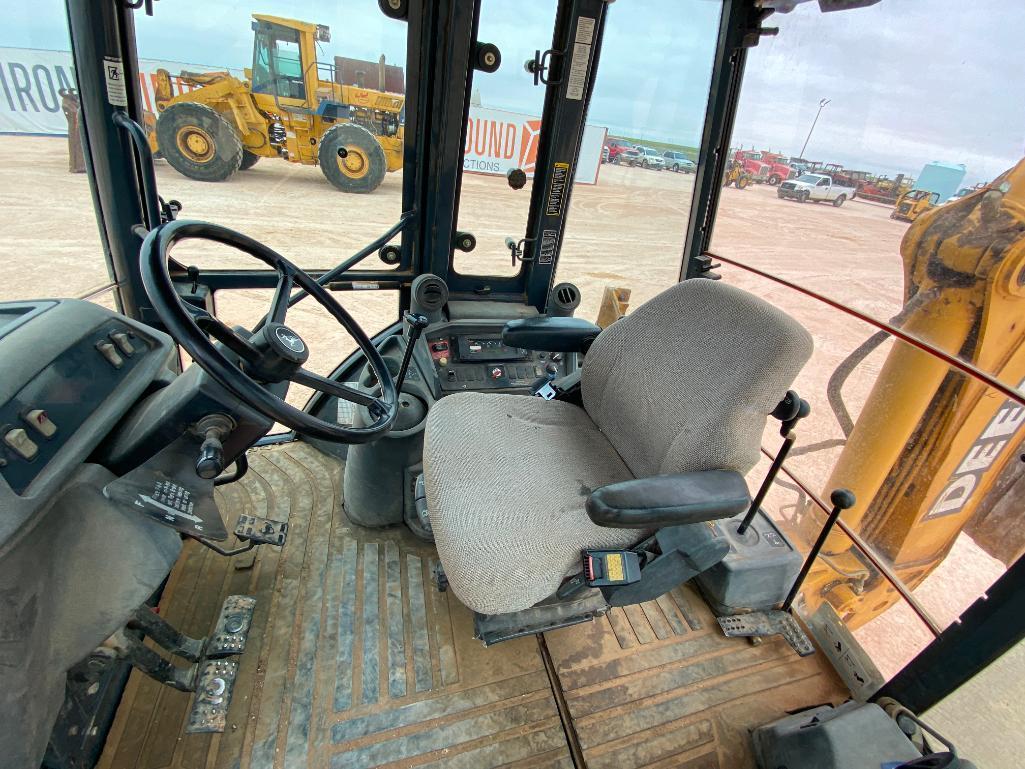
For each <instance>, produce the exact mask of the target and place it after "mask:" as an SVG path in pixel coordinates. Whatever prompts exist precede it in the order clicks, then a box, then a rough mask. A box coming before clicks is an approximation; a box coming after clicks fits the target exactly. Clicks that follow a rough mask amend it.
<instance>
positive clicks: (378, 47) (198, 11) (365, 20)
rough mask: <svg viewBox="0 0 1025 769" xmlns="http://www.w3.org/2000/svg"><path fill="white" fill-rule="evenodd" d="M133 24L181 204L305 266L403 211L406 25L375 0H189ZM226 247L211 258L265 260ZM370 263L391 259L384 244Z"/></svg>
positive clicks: (173, 191)
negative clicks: (261, 0)
mask: <svg viewBox="0 0 1025 769" xmlns="http://www.w3.org/2000/svg"><path fill="white" fill-rule="evenodd" d="M254 11H258V12H254ZM135 24H136V38H137V47H138V55H139V61H138V67H139V77H140V81H141V86H142V92H143V104H144V107H145V110H146V113H147V124H148V128H149V131H150V134H151V144H152V145H153V146H154V147H155V148H156V149H157V150H158V151H159V157H158V159H157V161H156V175H157V183H158V185H159V188H160V194H161V195H162V196H163V197H164V198H165V199H170V198H174V199H177V200H179V201H181V203H182V205H183V213H182V216H183V217H189V218H197V219H203V220H207V221H212V222H216V223H218V224H223V225H226V226H228V227H232V228H234V229H237V230H239V231H240V232H243V233H245V234H247V235H250V236H252V237H254V238H256V239H257V240H260V241H263V242H266V243H267V244H268V245H271V246H272V247H273V248H275V249H277V250H279V251H280V252H281V253H282V254H283V255H285V256H286V257H287V258H289V259H291V260H292V261H294V262H296V263H297V264H299V265H300V266H302V267H304V268H307V269H326V268H330V267H333V266H335V265H336V264H338V263H339V262H341V261H342V260H343V259H345V258H347V257H349V256H351V255H352V254H353V253H355V252H356V251H358V250H359V249H360V248H362V247H363V246H364V245H366V243H367V242H369V241H371V240H373V239H374V238H376V237H377V236H378V235H380V234H382V233H383V232H384V231H386V230H387V229H388V228H390V227H391V226H392V225H394V224H395V223H396V222H397V221H398V219H399V217H400V215H401V213H402V175H403V173H404V170H403V167H402V166H403V142H404V136H405V124H404V123H405V112H404V105H405V93H406V91H407V88H408V86H409V84H407V83H406V35H407V29H408V27H407V25H406V24H405V23H404V22H401V21H396V20H394V19H389V18H388V17H386V16H385V15H384V14H383V13H382V12H381V9H380V7H379V6H378V3H377V2H376V0H344V2H342V1H341V0H333V1H331V0H322V1H321V2H315V3H299V2H294V1H292V0H272V2H269V3H265V4H263V5H260V6H259V7H258V8H254V7H253V6H251V5H249V4H245V3H241V2H226V3H217V4H215V5H211V4H210V3H207V2H203V0H182V1H181V2H176V3H175V4H174V7H173V8H172V7H171V6H166V7H165V6H162V5H157V6H156V7H155V10H154V15H153V16H152V17H149V16H146V14H145V13H143V12H141V11H139V12H137V13H136V14H135ZM339 151H340V152H341V154H339ZM297 233H299V234H301V237H297ZM217 259H218V261H213V262H212V263H210V264H209V266H210V267H216V268H243V269H246V268H254V267H256V266H257V265H256V264H255V263H253V262H252V261H251V260H247V259H245V258H244V257H241V256H240V255H237V254H230V253H223V254H220V253H219V254H217ZM362 266H363V267H364V268H369V269H381V270H388V269H393V267H389V266H387V265H385V264H384V263H383V262H381V261H380V260H378V259H377V258H376V257H375V256H372V257H370V258H369V259H368V260H366V261H365V262H364V263H363V265H362Z"/></svg>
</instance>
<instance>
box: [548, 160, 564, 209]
mask: <svg viewBox="0 0 1025 769" xmlns="http://www.w3.org/2000/svg"><path fill="white" fill-rule="evenodd" d="M568 181H569V163H556V164H555V166H554V168H553V169H552V186H551V187H549V188H548V202H547V203H546V204H545V216H562V206H563V203H565V201H566V183H567V182H568Z"/></svg>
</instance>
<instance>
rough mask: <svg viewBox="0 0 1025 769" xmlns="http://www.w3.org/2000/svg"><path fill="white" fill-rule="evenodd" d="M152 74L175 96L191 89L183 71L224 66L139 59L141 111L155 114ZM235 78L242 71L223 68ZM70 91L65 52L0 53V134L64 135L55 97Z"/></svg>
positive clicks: (72, 83)
mask: <svg viewBox="0 0 1025 769" xmlns="http://www.w3.org/2000/svg"><path fill="white" fill-rule="evenodd" d="M158 69H166V70H167V71H168V72H170V73H171V83H172V85H173V86H174V92H175V93H182V92H188V91H189V90H192V88H193V86H190V85H189V84H188V83H183V82H182V81H181V80H180V79H179V78H178V73H180V72H181V71H182V70H186V71H189V72H217V71H221V72H223V71H225V68H224V67H208V66H205V65H202V64H183V63H181V62H180V61H161V60H158V59H139V85H140V86H141V87H142V105H143V108H144V109H147V110H149V111H150V112H155V111H156V110H155V109H154V107H153V87H154V82H155V80H156V74H157V70H158ZM228 72H230V73H231V74H232V75H234V76H235V77H237V78H239V79H242V78H243V77H244V75H243V73H242V70H240V69H229V70H228ZM74 87H75V70H74V67H73V66H72V61H71V52H70V51H40V50H36V49H32V48H0V134H3V133H16V134H53V135H55V136H66V135H67V133H68V123H67V120H65V118H64V113H63V111H62V110H61V97H60V92H61V91H62V90H67V89H71V88H74Z"/></svg>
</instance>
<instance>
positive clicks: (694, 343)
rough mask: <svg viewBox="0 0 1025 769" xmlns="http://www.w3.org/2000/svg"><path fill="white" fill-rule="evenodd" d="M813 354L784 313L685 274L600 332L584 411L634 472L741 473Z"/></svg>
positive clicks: (586, 376)
mask: <svg viewBox="0 0 1025 769" xmlns="http://www.w3.org/2000/svg"><path fill="white" fill-rule="evenodd" d="M811 352H812V339H811V335H810V334H809V333H808V332H807V331H806V330H805V329H804V328H803V327H802V326H801V325H800V324H799V323H798V322H797V321H795V320H794V319H793V318H791V317H790V316H789V315H787V314H786V313H785V312H783V311H782V310H779V309H777V308H776V307H773V306H772V305H771V304H768V303H767V302H765V301H763V300H761V299H759V298H758V297H756V296H754V295H752V294H749V293H748V292H746V291H743V290H741V289H739V288H736V287H734V286H730V285H727V284H726V283H725V282H723V281H721V280H708V279H703V278H699V279H692V280H687V281H684V282H682V283H678V284H677V285H675V286H673V287H672V288H670V289H668V290H667V291H663V292H662V293H661V294H659V295H658V296H656V297H654V298H653V299H651V300H650V301H648V302H645V303H644V304H643V305H641V306H640V307H638V308H637V309H635V310H634V311H633V312H632V313H630V314H629V315H627V316H626V317H624V318H622V319H620V320H618V321H616V322H615V323H613V324H612V325H611V326H609V327H608V328H606V329H605V330H604V331H602V332H601V334H599V335H598V338H597V339H596V340H595V341H594V343H593V344H592V345H591V348H590V350H588V352H587V357H586V359H585V361H584V367H583V372H582V381H581V387H582V390H583V393H582V394H583V402H584V408H585V409H586V410H587V413H588V415H590V417H591V419H592V420H593V421H594V422H595V424H596V425H598V427H599V428H600V429H601V431H602V432H603V433H604V434H605V436H606V437H607V438H608V439H609V441H610V442H611V443H612V445H613V446H614V447H615V448H616V451H618V452H619V454H620V456H621V457H622V458H623V461H625V462H626V464H627V467H629V468H630V470H631V472H633V474H634V475H635V476H636V477H638V478H642V477H647V476H651V475H658V474H661V473H677V472H686V471H691V470H710V469H725V470H737V471H738V472H741V473H746V472H747V471H748V470H750V469H751V468H752V467H754V464H755V462H757V460H758V451H759V445H760V443H761V439H762V432H763V430H764V429H765V421H766V418H767V416H768V414H769V413H770V412H771V411H772V410H773V409H774V408H775V407H776V404H778V403H779V401H780V400H781V399H782V398H783V396H784V395H785V394H786V391H787V389H788V388H789V386H790V385H791V383H792V382H793V380H794V378H795V377H796V376H797V374H798V372H799V371H800V370H801V368H802V367H803V366H804V364H805V363H806V362H807V360H808V358H809V357H810V356H811Z"/></svg>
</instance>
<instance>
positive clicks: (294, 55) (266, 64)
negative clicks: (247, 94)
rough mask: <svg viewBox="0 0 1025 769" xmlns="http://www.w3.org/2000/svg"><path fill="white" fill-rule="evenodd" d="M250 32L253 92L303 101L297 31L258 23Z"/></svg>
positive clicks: (304, 95)
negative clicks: (251, 39) (251, 37)
mask: <svg viewBox="0 0 1025 769" xmlns="http://www.w3.org/2000/svg"><path fill="white" fill-rule="evenodd" d="M253 33H254V37H253V70H252V78H251V87H252V91H253V93H265V94H271V95H273V96H278V97H281V98H285V99H299V100H302V101H306V93H307V88H306V82H305V80H304V70H305V68H304V66H303V59H302V45H301V39H302V36H301V34H300V32H299V30H298V29H294V28H291V27H285V26H282V25H280V24H274V23H272V22H269V21H265V20H258V21H254V22H253Z"/></svg>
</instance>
